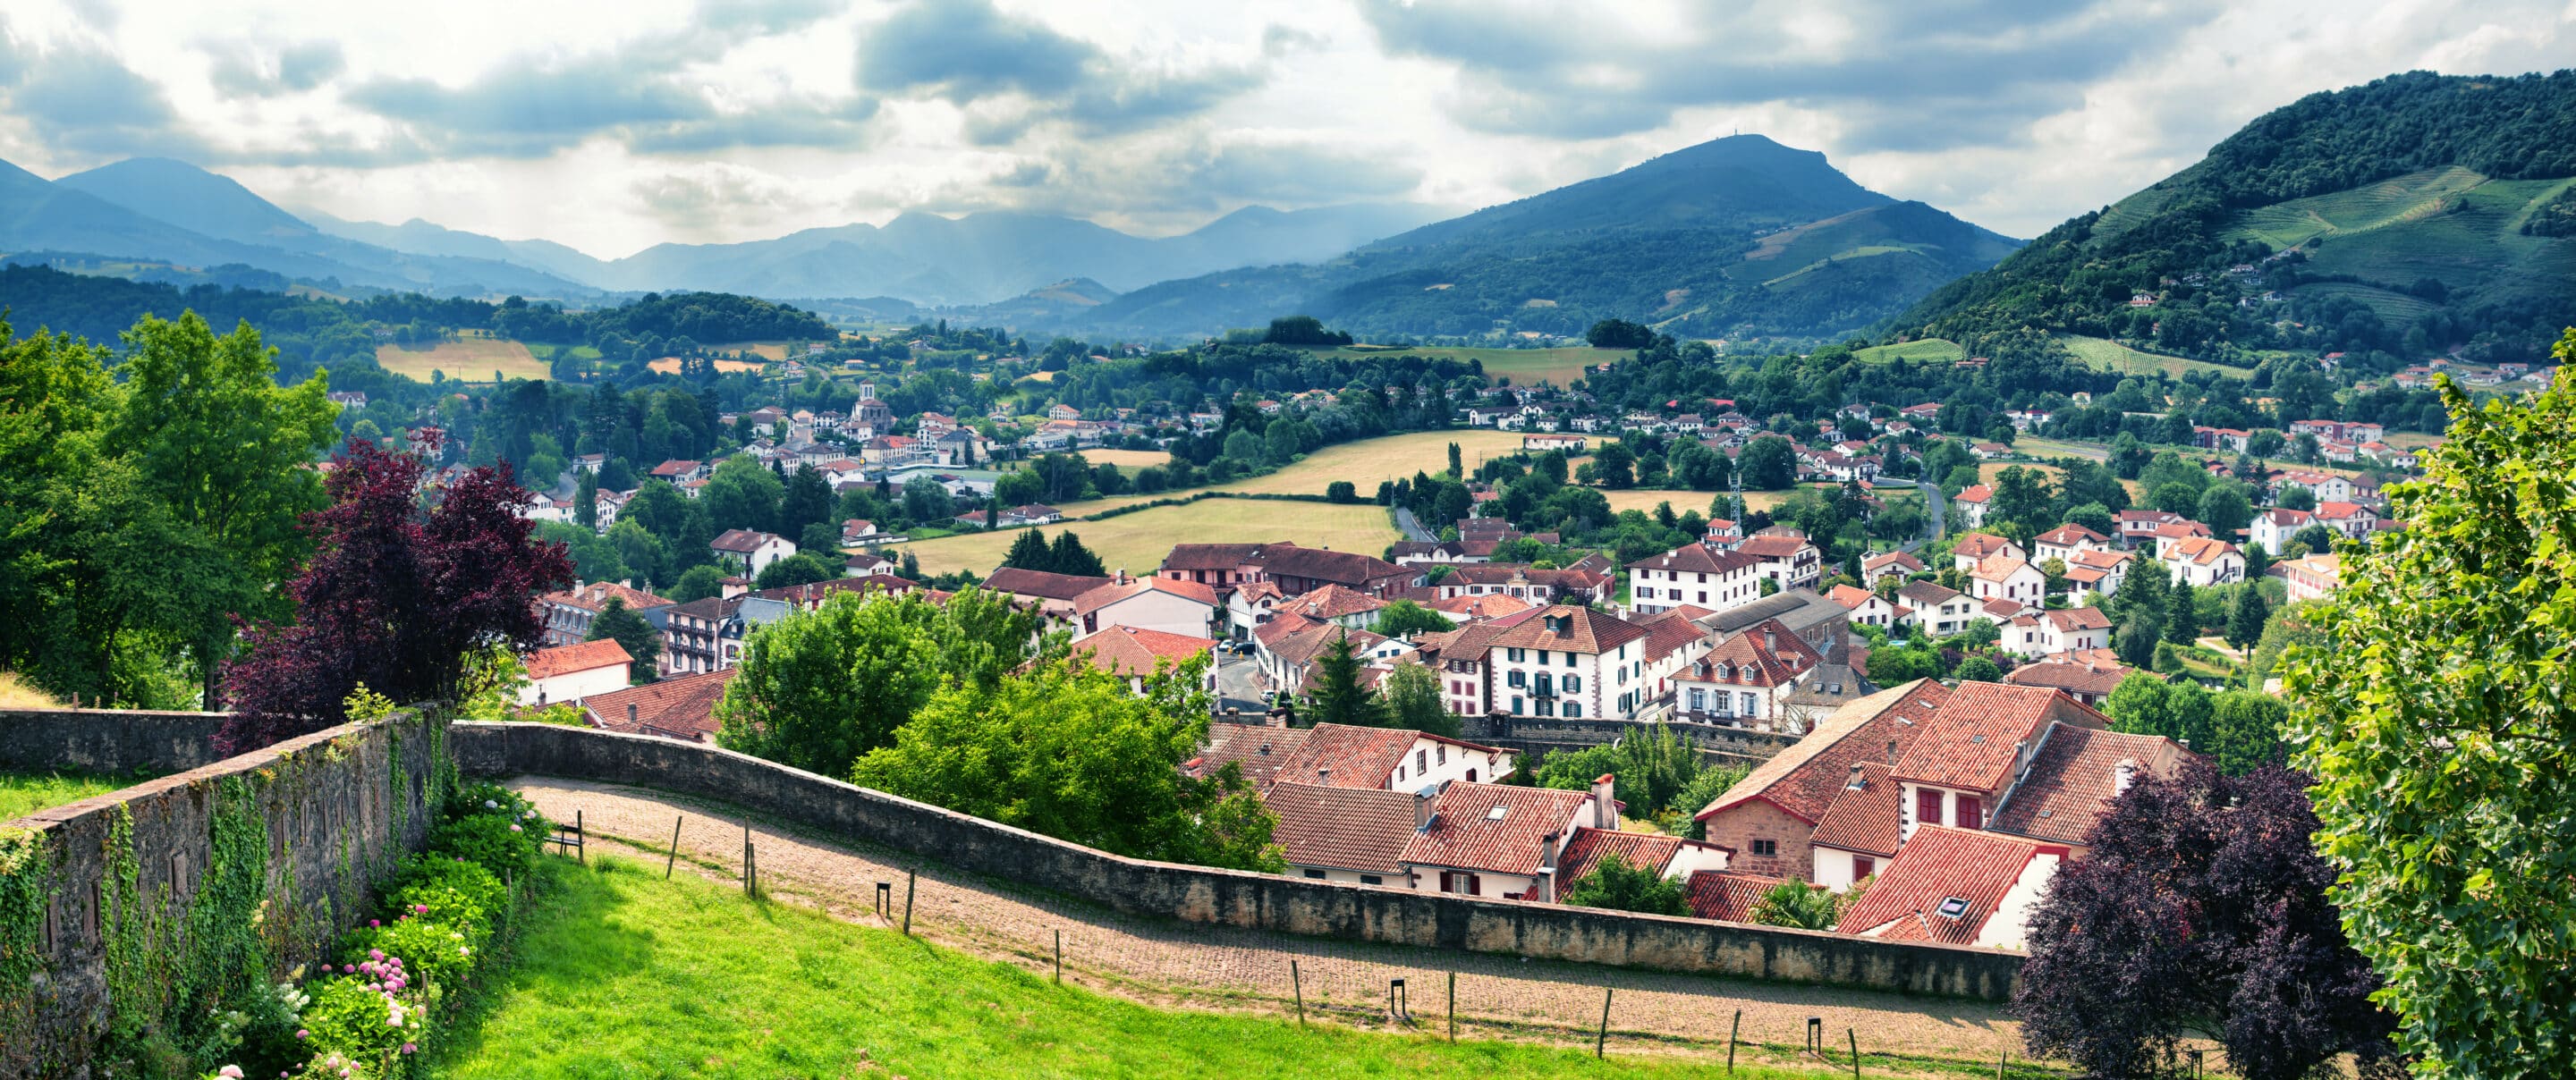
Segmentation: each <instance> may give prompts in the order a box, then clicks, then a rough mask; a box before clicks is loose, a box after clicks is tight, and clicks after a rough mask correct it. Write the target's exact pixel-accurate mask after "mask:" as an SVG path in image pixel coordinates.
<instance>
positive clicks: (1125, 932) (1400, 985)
mask: <svg viewBox="0 0 2576 1080" xmlns="http://www.w3.org/2000/svg"><path fill="white" fill-rule="evenodd" d="M518 786H519V787H520V790H521V791H522V792H523V793H524V794H526V795H527V796H528V797H529V798H530V799H531V800H532V801H534V802H535V803H536V805H537V806H538V807H539V808H540V809H541V810H542V811H544V812H545V813H546V814H547V815H548V816H549V817H560V818H565V819H573V818H576V817H577V818H578V819H579V820H580V821H581V822H582V825H583V830H584V834H585V837H586V838H587V839H591V840H596V841H598V842H601V843H611V842H615V843H622V844H623V845H625V846H627V847H630V848H632V849H634V850H635V852H636V854H637V855H638V856H639V861H642V862H645V863H646V864H647V865H650V864H653V863H660V864H662V865H663V866H664V867H665V868H666V872H671V871H673V870H676V871H678V872H696V873H700V874H703V875H705V876H707V877H711V878H718V879H727V880H734V881H739V882H741V883H742V885H743V887H744V888H745V889H746V890H748V891H752V892H755V893H758V894H760V895H764V896H769V897H773V898H777V899H781V900H785V901H787V902H792V903H800V904H810V905H812V906H816V907H819V908H822V909H824V910H826V911H828V912H829V913H831V914H834V915H836V916H839V917H841V918H845V919H850V920H853V921H858V922H862V923H870V924H874V925H879V926H883V927H885V928H887V929H892V930H898V931H901V932H906V933H911V934H915V935H918V936H922V937H925V938H928V939H930V940H933V941H936V942H939V943H941V944H945V945H948V946H951V947H955V948H958V949H961V950H964V951H967V952H971V953H975V954H977V955H981V956H986V957H990V958H993V959H998V960H1003V961H1006V962H1009V963H1013V964H1016V965H1018V966H1020V967H1021V968H1023V969H1025V970H1028V971H1030V972H1032V973H1034V974H1038V975H1040V976H1042V977H1046V978H1050V979H1054V978H1060V979H1061V980H1062V981H1064V982H1066V983H1070V984H1073V985H1077V986H1083V987H1088V988H1092V989H1096V990H1103V991H1107V992H1111V993H1117V994H1122V995H1127V996H1136V997H1144V998H1147V999H1149V1000H1154V1001H1157V1002H1166V1003H1179V1004H1184V1005H1197V1006H1201V1007H1207V1008H1217V1009H1228V1010H1245V1009H1251V1010H1263V1011H1272V1012H1275V1013H1279V1014H1282V1015H1286V1014H1291V1013H1293V1014H1296V1015H1297V1016H1298V1017H1299V1019H1301V1020H1302V1021H1303V1022H1306V1023H1309V1024H1322V1023H1330V1024H1335V1025H1340V1026H1346V1027H1358V1028H1365V1029H1374V1030H1396V1031H1410V1032H1415V1033H1422V1034H1433V1035H1441V1036H1446V1035H1448V1034H1449V1033H1450V1032H1451V1030H1452V1025H1453V1024H1454V1030H1455V1033H1456V1034H1455V1037H1456V1038H1459V1039H1478V1038H1507V1039H1520V1040H1538V1041H1549V1042H1557V1043H1566V1044H1572V1043H1576V1042H1579V1043H1580V1044H1581V1045H1583V1046H1584V1048H1586V1049H1593V1050H1595V1051H1596V1052H1597V1053H1608V1054H1616V1053H1620V1052H1622V1050H1623V1049H1624V1050H1640V1049H1653V1050H1655V1051H1658V1052H1672V1051H1678V1050H1690V1051H1696V1052H1699V1053H1702V1054H1706V1055H1710V1056H1722V1055H1730V1054H1737V1053H1740V1054H1742V1055H1745V1057H1746V1060H1748V1061H1754V1060H1760V1061H1767V1062H1772V1063H1780V1062H1782V1061H1784V1060H1805V1061H1809V1062H1813V1063H1816V1064H1819V1065H1823V1064H1830V1065H1832V1066H1833V1067H1834V1068H1835V1069H1836V1070H1837V1071H1840V1070H1841V1069H1843V1068H1847V1067H1850V1066H1851V1065H1852V1064H1853V1061H1852V1058H1853V1055H1854V1053H1855V1052H1857V1054H1858V1056H1859V1061H1858V1065H1859V1066H1860V1067H1861V1068H1862V1069H1863V1070H1864V1073H1863V1074H1864V1075H1866V1074H1868V1073H1869V1072H1876V1073H1878V1074H1879V1075H1886V1074H1887V1073H1888V1072H1890V1071H1906V1067H1907V1066H1908V1065H1909V1064H1910V1065H1914V1066H1921V1065H1929V1064H1934V1063H1935V1062H1938V1063H1940V1064H1943V1065H1946V1066H1948V1067H1950V1068H1956V1067H1958V1066H1959V1065H1960V1064H1962V1063H1970V1062H1975V1063H1983V1064H1985V1065H1992V1064H1996V1063H1999V1062H2000V1061H2001V1060H2002V1059H2003V1058H2004V1057H2005V1056H2007V1055H2009V1057H2010V1059H2011V1068H2010V1069H2009V1070H2007V1071H2003V1072H2001V1073H2000V1074H2001V1075H2012V1076H2061V1075H2063V1071H2062V1070H2055V1069H2043V1068H2036V1067H2030V1066H2026V1065H2025V1064H2024V1063H2023V1062H2022V1061H2021V1060H2020V1054H2019V1052H2018V1051H2019V1047H2020V1037H2019V1032H2018V1029H2017V1025H2015V1024H2014V1023H2013V1022H2012V1021H2011V1020H2010V1019H2009V1018H2007V1017H2005V1016H2004V1015H2003V1013H2002V1011H2001V1009H2000V1008H1999V1007H1998V1006H1995V1005H1992V1004H1989V1003H1984V1002H1975V1001H1963V1000H1953V999H1937V998H1916V997H1909V996H1904V995H1898V994H1891V993H1880V992H1873V991H1865V990H1851V989H1843V988H1837V987H1824V986H1808V985H1801V984H1790V983H1776V982H1763V981H1755V980H1744V979H1727V978H1717V977H1709V976H1695V975H1682V974H1671V973H1664V972H1655V971H1646V970H1637V969H1626V968H1608V967H1601V966H1596V965H1581V964H1572V963H1566V962H1561V961H1553V960H1535V959H1530V958H1526V957H1516V956H1509V955H1498V954H1492V953H1475V952H1458V951H1451V950H1442V949H1428V948H1415V947H1407V946H1395V945H1380V944H1374V943H1369V942H1356V941H1342V940H1336V939H1328V938H1311V937H1302V936H1295V935H1288V934H1281V933H1276V932H1271V931H1265V930H1258V929H1247V928H1239V927H1229V926H1212V925H1207V924H1200V923H1185V922H1180V921H1177V920H1173V919H1166V918H1156V917H1147V916H1139V915H1133V914H1128V913H1124V912H1118V911H1114V910H1110V909H1108V908H1105V907H1101V906H1098V905H1094V904H1091V903H1088V902H1085V901H1080V900H1075V899H1072V898H1068V897H1064V896H1061V895H1058V894H1054V893H1049V892H1044V891H1041V890H1036V889H1030V888H1026V887H1021V886H1016V885H1015V884H1013V883H1011V882H1007V881H998V880H993V879H988V878H983V877H980V876H977V875H972V874H968V873H964V872H962V871H958V870H955V869H953V868H950V867H946V866H944V865H942V864H939V863H935V862H930V861H927V860H923V859H921V858H919V857H916V856H912V855H909V854H905V853H900V852H894V851H891V850H886V849H881V848H876V847H873V846H870V845H865V844H855V843H851V842H848V841H845V840H837V839H834V840H826V839H823V838H821V837H819V836H816V835H813V834H810V833H808V832H806V831H805V830H802V829H797V828H791V827H784V826H780V825H778V824H776V823H771V822H766V821H761V820H757V819H752V820H746V819H745V818H744V817H743V816H741V814H740V812H739V811H731V812H728V811H727V810H726V808H722V807H716V806H711V805H699V804H694V803H692V802H689V801H687V800H682V799H677V798H673V797H670V796H666V795H662V794H660V793H646V792H642V791H638V790H635V789H625V788H616V787H611V786H606V785H593V784H585V783H577V782H571V781H555V780H542V781H539V780H526V781H522V782H521V783H520V784H519V785H518ZM746 871H747V872H746ZM1982 1069H1983V1066H1982V1065H1981V1066H1980V1071H1982ZM1913 1071H1920V1069H1919V1068H1917V1069H1914V1070H1913Z"/></svg>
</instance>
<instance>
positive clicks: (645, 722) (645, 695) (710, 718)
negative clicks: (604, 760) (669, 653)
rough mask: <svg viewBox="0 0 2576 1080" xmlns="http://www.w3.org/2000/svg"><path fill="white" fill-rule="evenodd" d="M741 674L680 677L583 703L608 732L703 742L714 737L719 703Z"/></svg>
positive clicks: (724, 672)
mask: <svg viewBox="0 0 2576 1080" xmlns="http://www.w3.org/2000/svg"><path fill="white" fill-rule="evenodd" d="M740 670H742V669H741V668H726V669H724V670H722V671H709V672H704V673H701V674H697V675H682V676H680V677H678V678H674V679H664V680H662V681H660V682H657V683H646V684H644V685H642V686H630V687H627V688H626V689H624V690H618V691H615V692H612V693H606V694H592V695H591V696H589V697H587V698H584V699H582V709H583V711H585V712H588V713H589V714H590V722H591V723H593V724H597V725H599V726H600V727H603V728H606V729H608V730H610V731H622V732H625V733H626V734H629V735H658V736H661V737H662V738H665V739H680V740H684V741H688V742H704V741H708V740H712V739H714V738H715V734H716V719H715V711H716V702H717V701H719V700H721V699H723V697H724V691H725V684H726V683H729V682H732V681H733V675H734V672H737V671H740ZM628 706H633V707H634V710H635V711H634V714H633V716H634V718H633V719H632V720H630V719H628V713H627V707H628Z"/></svg>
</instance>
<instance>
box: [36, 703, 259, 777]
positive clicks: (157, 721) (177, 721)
mask: <svg viewBox="0 0 2576 1080" xmlns="http://www.w3.org/2000/svg"><path fill="white" fill-rule="evenodd" d="M223 724H224V714H223V713H207V712H139V711H129V710H122V709H7V710H0V769H8V770H11V771H17V772H34V771H43V770H50V769H77V770H79V771H82V772H90V773H100V774H114V773H131V772H134V771H136V770H142V771H146V772H154V773H172V772H178V771H181V770H183V769H194V768H196V767H198V766H201V765H211V764H213V763H214V762H215V759H216V758H217V757H218V756H219V755H217V754H216V753H215V744H214V737H215V731H216V729H218V728H221V727H222V726H223Z"/></svg>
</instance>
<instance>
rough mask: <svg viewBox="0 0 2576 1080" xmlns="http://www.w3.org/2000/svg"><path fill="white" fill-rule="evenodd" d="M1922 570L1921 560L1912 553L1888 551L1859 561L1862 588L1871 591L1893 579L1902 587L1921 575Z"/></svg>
mask: <svg viewBox="0 0 2576 1080" xmlns="http://www.w3.org/2000/svg"><path fill="white" fill-rule="evenodd" d="M1924 569H1925V567H1924V565H1923V560H1921V559H1918V558H1915V557H1914V553H1913V552H1910V551H1890V552H1886V553H1883V554H1879V555H1872V556H1870V557H1869V558H1866V559H1863V560H1861V563H1860V579H1861V583H1862V585H1863V586H1864V587H1867V588H1871V589H1875V588H1877V587H1878V583H1879V582H1881V581H1885V580H1887V579H1889V578H1894V579H1896V583H1897V584H1899V585H1903V584H1904V583H1905V582H1906V581H1907V580H1908V579H1910V578H1912V577H1913V576H1914V575H1916V574H1920V573H1922V572H1923V571H1924Z"/></svg>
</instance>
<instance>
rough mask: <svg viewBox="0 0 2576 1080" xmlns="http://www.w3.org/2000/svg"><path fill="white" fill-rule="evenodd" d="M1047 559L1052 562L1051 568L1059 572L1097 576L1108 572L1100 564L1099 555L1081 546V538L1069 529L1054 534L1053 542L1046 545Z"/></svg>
mask: <svg viewBox="0 0 2576 1080" xmlns="http://www.w3.org/2000/svg"><path fill="white" fill-rule="evenodd" d="M1047 561H1048V562H1050V563H1053V564H1054V566H1053V567H1052V568H1053V569H1054V570H1055V572H1056V573H1059V574H1074V575H1078V576H1082V577H1099V576H1101V575H1103V574H1106V573H1108V570H1107V569H1106V568H1104V567H1102V566H1101V565H1100V556H1098V555H1094V554H1092V553H1091V549H1090V548H1087V547H1084V546H1082V538H1081V537H1079V536H1075V535H1074V534H1073V530H1071V529H1067V530H1064V531H1062V532H1059V533H1057V534H1055V543H1053V544H1050V545H1048V546H1047Z"/></svg>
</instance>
